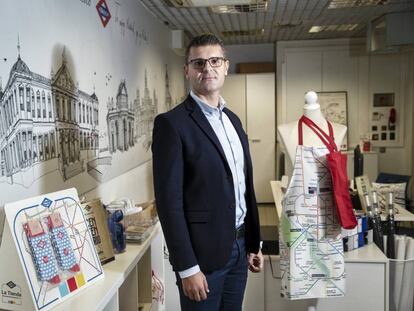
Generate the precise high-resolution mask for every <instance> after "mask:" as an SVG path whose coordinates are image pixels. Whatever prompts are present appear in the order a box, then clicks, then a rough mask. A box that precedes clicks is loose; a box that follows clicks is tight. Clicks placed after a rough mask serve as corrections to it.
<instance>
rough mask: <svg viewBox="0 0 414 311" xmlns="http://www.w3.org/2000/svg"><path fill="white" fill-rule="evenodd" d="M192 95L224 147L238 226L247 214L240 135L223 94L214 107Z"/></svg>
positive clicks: (184, 274)
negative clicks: (226, 109)
mask: <svg viewBox="0 0 414 311" xmlns="http://www.w3.org/2000/svg"><path fill="white" fill-rule="evenodd" d="M190 95H191V97H192V98H193V99H194V100H195V101H196V103H197V104H198V106H199V107H200V108H201V110H202V112H203V113H204V115H205V116H206V118H207V120H208V122H209V123H210V125H211V127H212V128H213V130H214V133H215V134H216V136H217V138H218V140H219V142H220V144H221V147H222V148H223V151H224V154H225V156H226V159H227V163H228V164H229V166H230V170H231V174H232V176H233V185H234V195H235V198H236V219H235V227H236V228H238V227H240V226H241V225H242V224H243V223H244V217H245V216H246V200H245V193H246V180H245V165H244V153H243V146H242V144H241V142H240V138H239V135H237V132H236V129H235V128H234V126H233V124H232V123H231V121H230V119H229V118H228V116H227V115H226V114H225V113H224V112H223V108H224V106H225V104H226V103H225V101H224V99H223V98H222V97H221V96H220V100H219V105H218V107H212V106H210V105H208V104H206V103H205V102H203V101H202V100H201V99H200V98H199V97H198V96H197V95H195V94H194V93H193V91H191V92H190ZM199 271H200V267H199V266H198V265H196V266H194V267H191V268H189V269H187V270H184V271H180V272H179V275H180V277H181V278H186V277H189V276H191V275H193V274H195V273H197V272H199Z"/></svg>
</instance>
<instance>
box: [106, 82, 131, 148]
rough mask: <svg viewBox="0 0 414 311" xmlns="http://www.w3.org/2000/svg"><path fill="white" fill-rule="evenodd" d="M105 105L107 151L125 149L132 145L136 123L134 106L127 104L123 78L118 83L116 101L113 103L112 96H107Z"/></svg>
mask: <svg viewBox="0 0 414 311" xmlns="http://www.w3.org/2000/svg"><path fill="white" fill-rule="evenodd" d="M107 106H108V114H107V116H106V121H107V124H108V139H109V152H110V153H114V152H116V151H117V150H120V151H126V150H128V149H129V147H132V146H134V131H135V124H136V123H135V112H134V107H132V105H131V106H130V105H129V104H128V92H127V88H126V81H125V80H123V81H121V83H120V84H119V87H118V93H117V95H116V103H114V99H113V98H111V99H109V98H108V103H107Z"/></svg>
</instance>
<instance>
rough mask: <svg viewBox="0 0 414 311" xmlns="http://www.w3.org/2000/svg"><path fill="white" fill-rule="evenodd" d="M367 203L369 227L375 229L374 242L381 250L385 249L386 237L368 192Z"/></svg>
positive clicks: (366, 195)
mask: <svg viewBox="0 0 414 311" xmlns="http://www.w3.org/2000/svg"><path fill="white" fill-rule="evenodd" d="M365 203H366V206H367V212H368V225H369V228H372V229H373V238H374V243H375V244H376V245H377V246H378V247H379V248H380V250H381V251H384V238H383V235H382V229H381V226H380V224H379V223H378V220H377V218H376V217H375V214H374V212H373V208H372V206H371V200H370V197H369V194H368V193H366V194H365Z"/></svg>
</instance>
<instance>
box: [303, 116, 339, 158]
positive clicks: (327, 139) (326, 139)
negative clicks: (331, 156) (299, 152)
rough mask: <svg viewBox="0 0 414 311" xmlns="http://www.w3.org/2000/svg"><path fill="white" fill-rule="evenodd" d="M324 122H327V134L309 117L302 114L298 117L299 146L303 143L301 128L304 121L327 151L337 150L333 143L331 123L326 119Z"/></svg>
mask: <svg viewBox="0 0 414 311" xmlns="http://www.w3.org/2000/svg"><path fill="white" fill-rule="evenodd" d="M326 122H327V123H328V129H329V135H328V134H326V133H325V131H324V130H322V129H321V128H320V127H319V126H318V125H317V124H315V122H313V121H312V120H311V119H309V118H308V117H306V116H302V117H301V118H300V119H299V123H298V135H299V137H298V138H299V145H300V146H301V145H303V129H302V128H303V123H305V124H306V125H307V126H308V127H309V128H310V129H311V130H312V131H313V132H314V133H315V134H316V135H317V136H318V137H319V139H320V140H321V141H322V142H323V143H324V145H325V146H326V147H327V148H328V150H329V152H334V151H338V148H337V146H336V144H335V139H334V134H333V128H332V124H331V123H330V122H329V121H328V120H327V121H326Z"/></svg>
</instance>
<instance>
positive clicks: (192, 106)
mask: <svg viewBox="0 0 414 311" xmlns="http://www.w3.org/2000/svg"><path fill="white" fill-rule="evenodd" d="M185 105H186V107H187V109H189V110H191V113H190V116H191V118H193V120H194V121H195V122H196V123H197V125H198V126H199V127H200V128H201V130H202V131H203V132H204V133H205V134H206V135H207V137H208V138H209V139H210V141H211V142H212V143H213V144H214V146H215V147H216V149H217V151H218V152H219V154H220V156H221V158H222V159H223V161H224V163H225V166H226V170H227V172H230V173H231V170H230V166H229V164H228V163H227V158H226V155H225V154H224V150H223V148H222V147H221V144H220V141H219V140H218V138H217V135H216V133H214V130H213V128H212V127H211V125H210V123H209V122H208V120H207V118H206V117H205V115H204V114H203V112H202V111H201V109H200V107H198V105H197V103H196V102H195V101H194V99H193V98H192V97H191V96H190V95H188V97H187V99H186V100H185Z"/></svg>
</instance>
